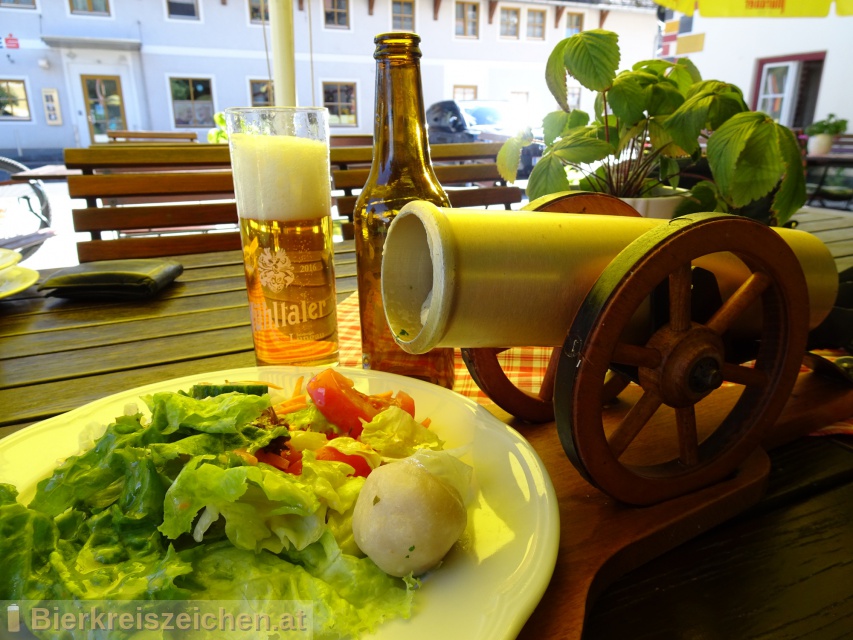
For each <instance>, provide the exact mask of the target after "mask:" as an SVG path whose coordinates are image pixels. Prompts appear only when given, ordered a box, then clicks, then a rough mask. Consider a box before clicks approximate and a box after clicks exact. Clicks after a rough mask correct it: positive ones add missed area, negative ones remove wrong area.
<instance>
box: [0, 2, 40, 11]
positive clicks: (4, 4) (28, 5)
mask: <svg viewBox="0 0 853 640" xmlns="http://www.w3.org/2000/svg"><path fill="white" fill-rule="evenodd" d="M0 7H17V8H19V9H35V8H36V0H0Z"/></svg>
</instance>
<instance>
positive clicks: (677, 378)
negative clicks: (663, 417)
mask: <svg viewBox="0 0 853 640" xmlns="http://www.w3.org/2000/svg"><path fill="white" fill-rule="evenodd" d="M648 346H649V347H650V348H651V349H653V350H655V351H657V352H658V353H660V364H659V365H658V366H656V367H651V368H650V367H643V366H641V367H640V368H639V373H640V385H642V387H643V388H644V389H647V390H652V391H654V393H656V394H658V395H659V396H660V399H661V400H662V401H663V403H664V404H666V405H668V406H670V407H688V406H690V405H693V404H696V403H697V402H699V401H700V400H701V399H702V398H704V397H705V396H707V395H708V394H709V393H711V392H712V391H713V390H714V389H717V388H719V387H720V385H722V384H723V375H722V366H723V362H724V361H725V350H724V347H723V341H722V339H721V338H720V336H719V335H717V334H716V333H714V332H713V331H711V330H710V329H708V328H706V327H703V326H701V325H698V324H695V323H693V324H692V325H691V328H690V329H688V330H687V331H675V330H673V329H672V328H671V327H670V326H665V327H663V328H661V329H659V330H658V331H657V332H656V333H655V335H654V336H652V338H651V340H649V342H648Z"/></svg>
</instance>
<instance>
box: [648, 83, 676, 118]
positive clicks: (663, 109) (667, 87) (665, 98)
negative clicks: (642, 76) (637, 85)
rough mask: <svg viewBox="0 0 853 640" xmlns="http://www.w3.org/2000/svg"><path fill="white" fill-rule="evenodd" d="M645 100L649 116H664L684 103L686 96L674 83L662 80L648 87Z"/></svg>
mask: <svg viewBox="0 0 853 640" xmlns="http://www.w3.org/2000/svg"><path fill="white" fill-rule="evenodd" d="M645 102H646V110H647V111H648V114H649V116H664V115H669V114H671V113H674V112H675V111H676V110H677V109H678V108H679V107H680V106H681V105H682V104H684V96H683V95H682V93H681V91H679V89H678V87H677V86H676V85H675V84H674V83H672V82H669V81H666V80H662V81H660V82H656V83H654V84H650V85H649V86H647V87H646V99H645Z"/></svg>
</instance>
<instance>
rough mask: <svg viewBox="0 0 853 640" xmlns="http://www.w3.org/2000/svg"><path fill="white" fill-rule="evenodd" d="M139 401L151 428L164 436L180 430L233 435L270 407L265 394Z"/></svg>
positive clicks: (165, 396)
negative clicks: (148, 418)
mask: <svg viewBox="0 0 853 640" xmlns="http://www.w3.org/2000/svg"><path fill="white" fill-rule="evenodd" d="M142 399H143V401H144V402H145V404H147V405H148V408H149V409H150V410H151V426H152V427H153V428H154V429H156V430H158V431H161V432H162V433H164V434H168V433H172V432H174V431H177V430H178V429H180V428H181V427H185V428H189V429H193V430H195V431H203V432H205V433H237V430H238V427H240V426H242V425H244V424H246V423H248V422H251V421H252V420H255V419H257V418H258V417H259V416H260V415H261V413H262V412H263V411H264V410H265V409H267V408H268V407H269V406H270V399H269V396H268V395H263V396H250V395H246V394H243V393H236V392H232V393H223V394H222V395H219V396H213V397H207V398H201V399H196V398H191V397H190V396H187V395H184V394H181V393H165V392H164V393H155V394H154V395H150V396H144V397H143V398H142Z"/></svg>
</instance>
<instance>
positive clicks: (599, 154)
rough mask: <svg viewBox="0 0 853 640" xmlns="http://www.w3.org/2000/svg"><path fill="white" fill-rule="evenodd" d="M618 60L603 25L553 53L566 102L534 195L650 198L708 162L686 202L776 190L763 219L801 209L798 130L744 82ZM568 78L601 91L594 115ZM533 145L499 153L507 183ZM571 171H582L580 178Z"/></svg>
mask: <svg viewBox="0 0 853 640" xmlns="http://www.w3.org/2000/svg"><path fill="white" fill-rule="evenodd" d="M620 59H621V54H620V50H619V42H618V36H617V35H616V34H615V33H613V32H610V31H604V30H601V29H593V30H590V31H582V32H581V33H578V34H575V35H573V36H571V37H570V38H566V39H565V40H563V41H561V42H560V43H558V44H557V46H556V47H555V48H554V49H553V51H552V52H551V54H550V55H549V57H548V60H547V63H546V66H545V81H546V84H547V86H548V88H549V90H550V91H551V93H552V95H553V96H554V98H555V100H556V102H557V104H558V105H559V107H560V109H559V110H558V111H554V112H553V113H550V114H548V115H547V116H546V117H545V118H544V120H543V131H544V135H543V137H544V143H545V152H544V154H543V156H542V158H541V159H540V160H539V162H538V163H537V164H536V166H535V167H534V169H533V171H532V173H531V175H530V179H529V181H528V185H527V195H528V197H529V198H530V199H531V200H533V199H535V198H538V197H541V196H543V195H548V194H551V193H556V192H559V191H565V190H567V189H569V188H570V187H574V188H582V189H585V190H591V191H598V192H604V193H608V194H611V195H615V196H619V197H626V198H627V197H643V196H646V195H650V194H652V193H654V192H655V191H656V190H657V189H658V188H659V187H661V186H672V187H677V186H678V185H679V181H680V180H681V179H682V178H685V177H687V176H688V175H689V167H691V166H693V165H695V164H696V163H697V162H699V161H704V160H707V163H708V166H709V167H710V171H711V176H710V177H711V179H710V180H704V181H700V183H699V184H701V185H702V186H701V187H699V189H698V194H699V195H698V196H696V197H694V198H692V199H690V202H691V203H692V204H688V205H685V206H686V207H687V206H701V207H703V208H702V209H700V210H703V211H709V210H712V211H724V212H732V213H743V212H749V211H751V209H750V207H751V206H754V204H755V203H756V202H757V201H760V200H761V199H763V198H766V197H768V196H769V197H770V210H769V213H768V214H767V215H766V216H765V217H766V219H767V220H768V221H770V222H771V223H777V224H782V223H784V222H785V221H786V220H787V219H788V218H789V217H790V216H791V215H792V214H793V213H794V212H795V211H796V210H797V209H798V208H799V207H800V206H802V204H803V203H804V202H805V180H804V177H803V170H802V159H801V156H800V152H799V147H798V146H797V142H796V139H795V138H794V136H793V133H792V132H791V131H790V130H789V129H787V128H785V127H783V126H781V125H778V124H777V123H775V122H774V121H773V120H772V119H771V118H770V117H769V116H767V115H766V114H763V113H757V112H752V111H750V110H749V108H748V107H747V105H746V103H745V102H744V99H743V93H742V91H741V90H740V89H739V88H738V87H736V86H734V85H732V84H730V83H727V82H723V81H719V80H703V79H702V77H701V74H700V73H699V70H698V69H697V68H696V66H695V65H694V64H693V63H692V62H691V61H690V60H688V59H680V60H676V61H674V62H671V61H667V60H644V61H641V62H638V63H637V64H635V65H634V66H633V67H632V68H631V69H629V70H624V71H621V72H618V71H617V70H618V68H619V63H620ZM569 77H571V78H573V79H574V80H575V81H576V82H577V83H578V84H580V85H581V86H583V87H585V88H586V89H589V90H591V91H594V92H596V96H595V104H594V111H593V114H592V115H590V114H588V113H585V112H583V111H580V110H579V109H571V108H570V107H569V105H568V89H567V81H568V78H569ZM527 142H529V140H528V141H527ZM527 142H524V140H523V139H522V137H520V136H518V137H516V138H514V139H512V140H509V141H507V143H506V144H505V145H504V148H503V149H502V153H501V154H500V155H499V156H498V164H499V167H500V169H501V175H503V176H504V177H505V178H506V179H507V180H510V181H514V180H515V177H516V170H517V166H518V160H519V157H520V154H521V148H522V147H523V146H524V144H527ZM522 143H523V144H522ZM568 170H572V171H573V172H579V174H580V175H581V176H582V177H581V178H580V179H579V180H577V181H576V182H575V185H570V183H569V178H568V175H567V171H568ZM696 186H697V187H698V186H699V185H698V184H697V185H696Z"/></svg>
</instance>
